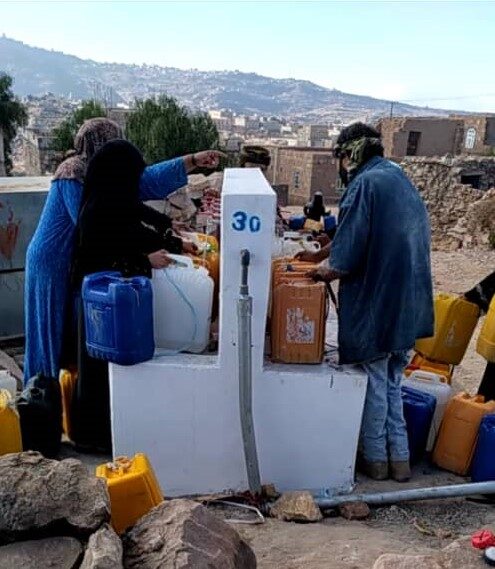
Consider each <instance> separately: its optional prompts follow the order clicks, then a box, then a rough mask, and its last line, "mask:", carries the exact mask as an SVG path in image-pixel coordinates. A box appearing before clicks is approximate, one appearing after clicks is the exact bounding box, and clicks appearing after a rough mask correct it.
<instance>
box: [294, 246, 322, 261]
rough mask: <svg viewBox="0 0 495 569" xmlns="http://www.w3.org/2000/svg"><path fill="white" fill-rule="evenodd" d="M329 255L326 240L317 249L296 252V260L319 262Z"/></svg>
mask: <svg viewBox="0 0 495 569" xmlns="http://www.w3.org/2000/svg"><path fill="white" fill-rule="evenodd" d="M329 255H330V242H328V243H327V244H326V245H325V246H324V247H322V248H321V249H320V250H319V251H300V252H299V253H297V254H296V259H297V260H298V261H304V262H306V263H321V262H322V261H324V260H325V259H326V258H327V257H328V256H329Z"/></svg>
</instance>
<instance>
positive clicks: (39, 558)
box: [0, 537, 83, 569]
mask: <svg viewBox="0 0 495 569" xmlns="http://www.w3.org/2000/svg"><path fill="white" fill-rule="evenodd" d="M82 552H83V548H82V545H81V544H80V543H79V541H77V539H74V538H73V537H49V538H46V539H39V540H33V541H19V542H17V543H11V544H9V545H4V546H3V547H0V569H14V568H17V567H18V568H21V567H22V569H50V568H53V569H73V568H76V567H79V562H80V558H81V555H82Z"/></svg>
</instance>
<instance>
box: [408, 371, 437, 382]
mask: <svg viewBox="0 0 495 569" xmlns="http://www.w3.org/2000/svg"><path fill="white" fill-rule="evenodd" d="M442 377H443V376H441V375H440V374H438V373H433V372H431V371H424V370H422V369H417V370H414V371H413V372H412V373H411V375H410V376H409V379H416V380H418V381H424V382H431V383H440V384H441V383H443V382H442Z"/></svg>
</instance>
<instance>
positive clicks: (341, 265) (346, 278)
mask: <svg viewBox="0 0 495 569" xmlns="http://www.w3.org/2000/svg"><path fill="white" fill-rule="evenodd" d="M335 154H336V156H337V157H338V159H339V166H340V174H341V177H342V179H343V182H344V184H345V185H346V190H345V193H344V195H343V196H342V200H341V202H340V213H339V224H338V229H337V232H336V234H335V238H334V240H333V242H332V245H331V251H330V257H329V265H328V267H320V268H319V269H318V270H317V271H314V273H313V276H314V278H316V279H323V280H325V281H332V280H335V279H339V280H340V288H339V352H340V361H341V363H342V364H359V365H361V366H362V368H363V369H364V371H365V372H366V373H367V375H368V389H367V394H366V401H365V407H364V414H363V421H362V427H361V448H362V456H361V458H362V469H363V471H364V473H365V474H367V475H368V476H370V477H371V478H374V479H376V480H384V479H386V478H388V477H389V475H390V476H391V477H392V478H393V479H395V480H397V481H401V482H402V481H406V480H408V479H409V478H410V476H411V473H410V468H409V448H408V441H407V432H406V425H405V421H404V415H403V406H402V398H401V381H402V377H403V372H404V369H405V367H406V365H407V362H408V351H409V350H410V349H411V348H412V347H413V346H414V343H415V341H416V339H417V338H423V337H429V336H432V335H433V298H432V279H431V266H430V227H429V220H428V215H427V212H426V208H425V205H424V204H423V201H422V199H421V197H420V195H419V193H418V191H417V189H416V188H415V187H414V186H413V185H412V183H411V182H410V180H409V179H408V178H407V176H406V175H405V174H404V172H403V171H402V169H401V168H400V167H399V166H398V165H396V164H394V163H392V162H390V161H389V160H386V159H385V158H383V146H382V143H381V139H380V134H379V133H378V132H377V131H376V130H375V129H374V128H372V127H370V126H367V125H365V124H363V123H355V124H352V125H350V126H349V127H347V128H344V129H343V130H342V132H341V133H340V136H339V138H338V140H337V147H336V150H335Z"/></svg>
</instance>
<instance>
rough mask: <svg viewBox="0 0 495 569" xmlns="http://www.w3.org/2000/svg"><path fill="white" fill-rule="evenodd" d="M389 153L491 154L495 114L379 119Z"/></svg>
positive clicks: (398, 154) (392, 156)
mask: <svg viewBox="0 0 495 569" xmlns="http://www.w3.org/2000/svg"><path fill="white" fill-rule="evenodd" d="M379 127H380V129H381V132H382V140H383V145H384V147H385V155H386V156H388V157H391V158H402V157H404V156H426V157H428V156H444V155H445V154H452V155H458V154H478V155H489V154H492V153H493V151H494V149H495V116H480V115H466V116H464V115H458V116H450V117H448V118H433V117H419V118H407V117H397V118H391V119H390V118H388V119H382V120H381V121H380V122H379Z"/></svg>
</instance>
